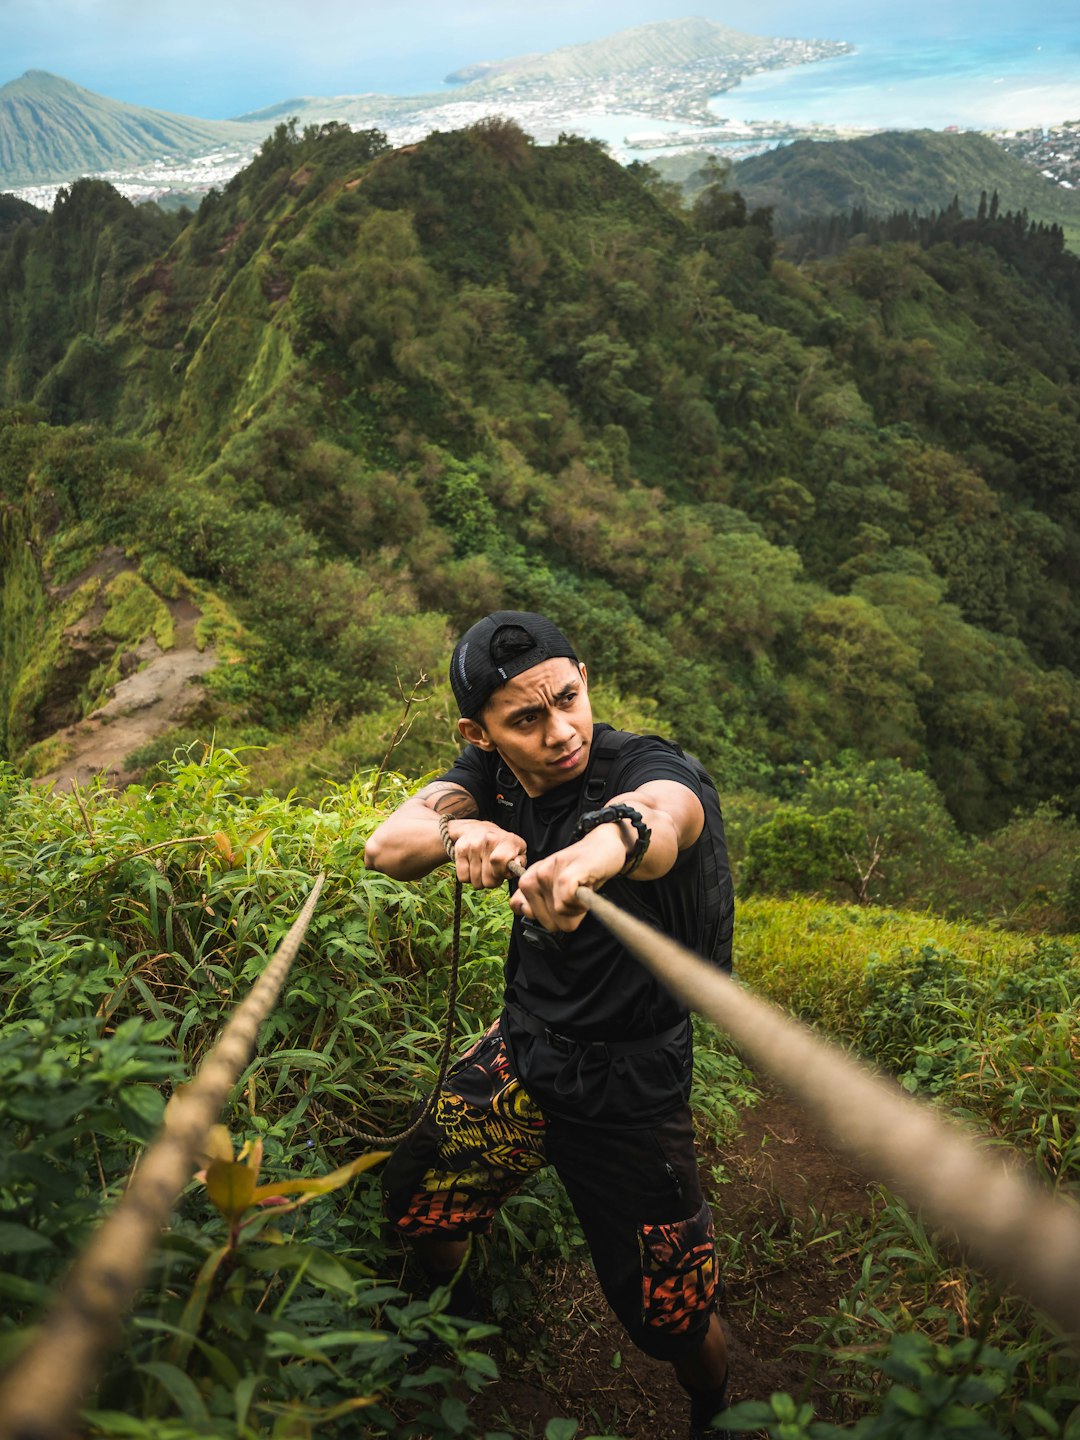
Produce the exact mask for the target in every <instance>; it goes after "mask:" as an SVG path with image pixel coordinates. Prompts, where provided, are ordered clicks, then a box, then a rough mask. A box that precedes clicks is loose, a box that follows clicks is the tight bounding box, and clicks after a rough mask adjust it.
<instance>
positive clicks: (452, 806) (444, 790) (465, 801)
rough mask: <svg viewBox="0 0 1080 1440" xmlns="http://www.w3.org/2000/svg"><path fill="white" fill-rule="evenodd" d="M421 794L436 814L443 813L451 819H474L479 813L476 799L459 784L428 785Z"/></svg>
mask: <svg viewBox="0 0 1080 1440" xmlns="http://www.w3.org/2000/svg"><path fill="white" fill-rule="evenodd" d="M423 794H424V799H425V800H426V801H427V803H428V804H429V805H430V807H431V809H432V810H434V811H435V814H436V815H445V816H447V818H448V819H451V820H475V819H476V817H477V816H478V815H479V813H480V811H479V808H478V806H477V804H476V801H475V800H474V799H473V797H472V796H471V795H470V794H469V792H468V790H463V789H462V788H461V786H460V785H439V784H435V785H429V786H428V787H427V789H426V790H425V791H424V792H423Z"/></svg>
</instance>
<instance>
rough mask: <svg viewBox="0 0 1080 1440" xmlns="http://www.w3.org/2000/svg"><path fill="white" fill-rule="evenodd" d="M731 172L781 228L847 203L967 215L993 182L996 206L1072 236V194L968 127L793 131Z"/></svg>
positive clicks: (874, 211) (1079, 222) (1075, 206)
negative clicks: (801, 136)
mask: <svg viewBox="0 0 1080 1440" xmlns="http://www.w3.org/2000/svg"><path fill="white" fill-rule="evenodd" d="M658 168H659V169H660V170H661V172H662V173H663V170H664V167H663V166H662V165H661V166H658ZM733 181H734V184H735V185H737V186H738V188H739V190H740V191H741V192H742V193H743V194H744V195H745V196H746V200H747V203H748V204H749V205H764V206H769V207H770V208H771V209H772V211H773V216H774V219H775V222H776V227H777V230H778V232H780V233H782V234H787V233H788V232H790V231H794V230H798V229H800V228H801V226H802V225H803V224H805V222H806V221H808V220H813V219H818V218H820V217H822V216H828V215H835V214H848V213H849V212H850V211H851V210H855V209H858V210H861V211H863V212H865V213H866V214H868V215H874V216H878V217H879V218H882V217H885V216H888V215H891V214H892V213H893V211H895V210H908V211H910V210H917V211H918V212H919V213H920V214H926V213H927V212H928V211H930V210H944V209H946V207H947V206H949V205H951V204H952V202H953V201H954V200H958V201H959V204H960V207H961V208H962V209H963V210H964V212H965V213H966V214H968V215H974V214H975V212H976V211H977V209H978V207H979V200H980V197H981V195H982V194H983V192H984V191H985V192H986V194H987V195H992V194H993V193H994V191H997V194H998V196H999V200H1000V204H1001V209H1002V211H1006V210H1011V211H1014V212H1016V213H1019V212H1020V211H1027V213H1028V214H1029V215H1030V216H1031V218H1032V219H1033V220H1038V221H1041V222H1042V223H1044V224H1047V225H1060V226H1062V227H1063V229H1064V231H1065V233H1066V236H1067V237H1068V240H1069V244H1070V245H1071V246H1072V248H1073V249H1076V248H1077V246H1078V243H1080V195H1078V194H1076V193H1075V192H1074V191H1070V190H1063V189H1062V188H1061V186H1060V185H1054V184H1052V183H1051V182H1050V181H1048V180H1046V179H1045V178H1044V177H1043V176H1042V175H1041V174H1040V173H1039V171H1038V170H1036V169H1035V168H1034V167H1033V166H1031V165H1028V164H1026V163H1025V162H1024V161H1022V160H1018V159H1017V158H1016V157H1015V156H1013V155H1010V154H1009V153H1008V151H1006V150H1003V149H1002V148H1001V146H1000V145H998V144H996V143H995V142H994V141H993V140H990V139H988V137H987V136H985V135H976V134H974V133H970V134H958V135H951V134H943V133H940V132H938V131H934V130H889V131H885V132H884V133H882V134H880V135H866V136H861V137H859V138H858V139H856V140H837V141H833V140H828V141H825V140H796V141H795V142H793V143H792V144H791V145H782V146H780V147H779V148H778V149H775V150H770V151H768V152H766V153H765V154H763V155H754V156H752V157H751V158H750V159H748V160H741V161H739V162H738V164H737V165H736V166H735V167H734V174H733ZM684 183H686V182H684ZM689 184H690V186H691V188H692V187H693V184H694V182H693V180H692V178H691V179H689Z"/></svg>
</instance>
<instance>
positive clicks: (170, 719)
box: [39, 577, 217, 790]
mask: <svg viewBox="0 0 1080 1440" xmlns="http://www.w3.org/2000/svg"><path fill="white" fill-rule="evenodd" d="M80 578H83V577H80ZM164 603H165V604H166V605H168V607H169V611H170V613H171V614H172V617H173V624H174V627H175V629H174V634H175V641H174V644H173V646H172V648H171V649H169V650H162V649H161V647H160V646H159V645H158V643H157V641H156V640H155V639H154V638H153V636H147V637H146V638H145V639H144V640H143V641H141V643H140V644H139V645H138V646H136V647H135V648H134V649H133V650H130V651H128V653H127V654H126V655H125V656H124V658H123V662H122V665H123V668H124V669H125V670H127V671H128V673H127V674H126V676H125V678H124V679H122V680H120V681H118V682H117V684H116V685H114V686H113V687H112V690H111V692H110V698H109V700H108V701H107V702H106V704H104V705H102V706H101V707H100V708H99V709H97V710H94V711H93V712H92V713H91V714H90V715H88V716H87V717H86V718H85V719H84V720H80V721H78V722H77V723H76V724H74V725H68V726H66V727H65V728H64V729H61V730H58V731H57V732H56V738H57V739H59V740H62V741H63V742H64V744H65V746H66V747H70V748H69V749H68V754H67V758H66V759H65V760H64V762H63V764H62V765H59V766H58V767H57V768H56V769H55V770H51V771H49V773H48V774H46V775H43V776H41V777H40V779H39V783H40V784H42V785H49V784H51V785H54V786H55V787H56V788H57V789H58V790H69V789H71V787H72V786H73V785H75V784H78V785H79V786H85V785H88V784H89V783H90V781H91V780H93V779H94V777H95V776H97V775H104V776H105V777H106V778H107V780H108V781H109V783H111V784H116V785H123V784H126V783H127V781H128V779H129V778H130V776H129V774H128V772H127V770H126V769H125V766H124V760H125V757H126V756H128V755H130V754H131V752H132V751H133V750H137V749H138V748H139V747H140V746H142V745H146V744H148V743H149V742H150V741H151V740H156V739H157V737H158V736H159V735H164V734H165V733H166V732H167V731H168V730H171V729H173V728H175V727H176V726H177V725H181V724H183V722H184V721H185V720H186V719H188V718H189V717H190V716H191V715H192V714H193V713H194V712H195V711H196V710H198V708H199V707H200V705H201V704H202V703H203V701H204V700H205V698H206V691H205V688H204V687H203V686H202V685H201V684H200V683H199V681H200V680H201V677H202V676H203V675H205V674H206V673H207V672H208V671H209V670H211V669H213V666H214V664H215V662H216V659H217V657H216V655H215V653H214V651H213V650H212V649H210V648H207V649H205V650H200V649H199V648H198V646H197V645H196V643H195V627H196V624H197V623H198V621H199V619H200V618H201V613H202V612H201V611H200V610H199V609H198V607H197V606H195V605H194V604H193V603H192V602H191V600H189V599H188V598H187V597H186V596H185V597H181V598H179V599H175V600H169V599H166V600H165V601H164Z"/></svg>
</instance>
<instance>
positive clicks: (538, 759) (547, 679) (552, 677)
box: [458, 658, 592, 795]
mask: <svg viewBox="0 0 1080 1440" xmlns="http://www.w3.org/2000/svg"><path fill="white" fill-rule="evenodd" d="M458 729H459V730H460V731H461V733H462V735H463V736H464V737H465V739H466V740H468V741H469V743H470V744H472V745H478V746H479V747H480V749H481V750H497V751H498V752H499V754H500V756H501V757H502V759H503V760H504V761H505V762H506V764H507V765H509V767H510V769H511V770H512V771H513V772H514V774H515V775H516V776H517V778H518V779H519V780H520V781H521V784H522V785H523V786H524V787H525V793H526V794H527V795H543V794H544V793H545V792H546V791H548V790H553V789H554V788H555V786H556V785H561V784H562V783H563V781H564V780H572V779H574V778H575V777H576V776H578V775H581V774H583V773H584V771H585V767H586V766H587V765H588V763H589V746H590V744H591V743H592V706H591V705H590V704H589V693H588V688H587V685H586V676H585V666H584V665H582V666H581V667H580V669H579V668H578V666H577V665H575V664H574V662H573V661H572V660H567V659H565V658H560V659H558V660H545V661H544V662H543V664H541V665H534V666H533V668H532V669H531V670H526V671H524V672H523V673H522V674H521V675H516V676H515V677H514V678H513V680H508V681H507V682H506V684H505V685H500V686H499V688H498V690H496V691H495V693H494V694H493V695H492V697H491V699H490V700H489V701H488V703H487V704H486V705H485V707H484V709H483V712H482V713H481V715H480V718H479V720H459V721H458Z"/></svg>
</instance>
